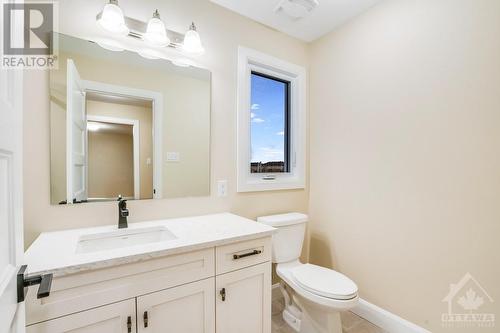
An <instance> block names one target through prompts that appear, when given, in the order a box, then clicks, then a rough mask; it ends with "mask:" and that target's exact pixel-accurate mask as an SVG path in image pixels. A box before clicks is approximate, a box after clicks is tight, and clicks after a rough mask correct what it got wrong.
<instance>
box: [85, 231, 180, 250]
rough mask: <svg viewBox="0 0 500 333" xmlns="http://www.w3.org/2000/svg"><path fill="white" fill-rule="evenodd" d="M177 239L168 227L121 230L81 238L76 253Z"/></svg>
mask: <svg viewBox="0 0 500 333" xmlns="http://www.w3.org/2000/svg"><path fill="white" fill-rule="evenodd" d="M174 239H177V237H176V236H175V235H174V234H173V233H172V232H171V231H170V230H168V229H167V228H166V227H149V228H137V229H119V230H116V231H109V232H102V233H97V234H88V235H83V236H80V238H79V239H78V245H77V247H76V253H90V252H98V251H105V250H112V249H118V248H124V247H130V246H136V245H146V244H151V243H158V242H165V241H169V240H174Z"/></svg>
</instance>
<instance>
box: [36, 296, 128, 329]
mask: <svg viewBox="0 0 500 333" xmlns="http://www.w3.org/2000/svg"><path fill="white" fill-rule="evenodd" d="M135 318H136V317H135V299H129V300H126V301H123V302H118V303H114V304H110V305H105V306H101V307H98V308H95V309H91V310H87V311H82V312H78V313H75V314H72V315H68V316H64V317H61V318H56V319H52V320H48V321H45V322H42V323H39V324H35V325H31V326H28V327H27V328H26V333H63V332H72V333H104V332H107V333H125V332H130V333H135V332H136V324H135Z"/></svg>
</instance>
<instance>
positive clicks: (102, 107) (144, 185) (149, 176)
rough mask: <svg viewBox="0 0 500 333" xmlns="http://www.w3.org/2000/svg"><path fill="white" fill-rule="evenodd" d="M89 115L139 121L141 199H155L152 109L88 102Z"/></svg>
mask: <svg viewBox="0 0 500 333" xmlns="http://www.w3.org/2000/svg"><path fill="white" fill-rule="evenodd" d="M87 114H89V115H95V116H104V117H114V118H125V119H133V120H138V121H139V170H140V174H139V178H140V184H141V188H140V197H141V199H151V198H152V197H153V128H152V125H153V111H152V109H151V107H144V106H137V105H127V104H119V103H107V102H101V101H89V100H87ZM148 158H150V159H151V164H148V163H147V159H148ZM132 193H133V191H132Z"/></svg>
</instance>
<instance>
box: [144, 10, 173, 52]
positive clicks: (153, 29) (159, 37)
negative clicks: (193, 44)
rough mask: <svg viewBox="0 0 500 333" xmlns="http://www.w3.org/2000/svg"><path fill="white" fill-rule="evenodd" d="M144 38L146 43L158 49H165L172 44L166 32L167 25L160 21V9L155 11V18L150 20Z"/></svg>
mask: <svg viewBox="0 0 500 333" xmlns="http://www.w3.org/2000/svg"><path fill="white" fill-rule="evenodd" d="M142 38H143V39H144V41H145V42H146V43H148V44H150V45H152V46H156V47H165V46H168V44H170V39H169V38H168V36H167V31H166V30H165V24H164V23H163V21H162V20H161V19H160V13H159V12H158V9H157V10H155V12H154V13H153V17H152V18H151V19H150V20H149V22H148V28H147V30H146V33H145V34H144V35H143V36H142Z"/></svg>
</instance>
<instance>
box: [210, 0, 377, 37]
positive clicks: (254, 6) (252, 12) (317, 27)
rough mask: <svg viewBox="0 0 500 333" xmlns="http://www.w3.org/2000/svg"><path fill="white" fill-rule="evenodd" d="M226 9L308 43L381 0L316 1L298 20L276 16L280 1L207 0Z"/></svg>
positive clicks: (278, 14)
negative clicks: (312, 7) (313, 6)
mask: <svg viewBox="0 0 500 333" xmlns="http://www.w3.org/2000/svg"><path fill="white" fill-rule="evenodd" d="M210 1H212V2H214V3H216V4H218V5H221V6H223V7H225V8H227V9H230V10H232V11H234V12H237V13H239V14H241V15H243V16H246V17H248V18H251V19H253V20H255V21H257V22H260V23H262V24H265V25H267V26H270V27H272V28H274V29H276V30H279V31H281V32H284V33H286V34H288V35H291V36H293V37H296V38H298V39H301V40H304V41H306V42H311V41H313V40H315V39H317V38H319V37H321V36H323V35H325V34H326V33H328V32H330V31H332V30H334V29H335V28H336V27H338V26H340V25H341V24H343V23H344V22H346V21H348V20H349V19H351V18H353V17H355V16H357V15H359V14H360V13H362V12H364V11H366V10H367V9H368V8H370V7H372V6H374V5H375V4H377V3H379V2H382V0H318V2H319V5H318V6H317V7H316V8H315V9H313V10H312V11H311V13H310V14H309V15H308V16H307V17H304V18H302V19H298V20H292V19H291V18H289V17H288V16H286V15H283V14H280V13H276V12H275V8H276V7H277V5H278V4H279V3H280V1H281V0H210Z"/></svg>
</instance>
